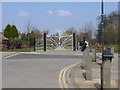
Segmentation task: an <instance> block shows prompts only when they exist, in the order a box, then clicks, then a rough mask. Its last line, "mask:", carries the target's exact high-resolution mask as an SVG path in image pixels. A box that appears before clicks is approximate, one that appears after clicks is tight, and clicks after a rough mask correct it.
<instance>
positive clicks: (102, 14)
mask: <svg viewBox="0 0 120 90" xmlns="http://www.w3.org/2000/svg"><path fill="white" fill-rule="evenodd" d="M101 26H102V63H101V90H103V82H104V81H103V61H104V58H103V51H104V4H103V0H102V1H101Z"/></svg>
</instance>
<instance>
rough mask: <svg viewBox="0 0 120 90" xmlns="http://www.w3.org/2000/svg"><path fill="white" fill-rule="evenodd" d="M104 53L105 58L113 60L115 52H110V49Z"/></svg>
mask: <svg viewBox="0 0 120 90" xmlns="http://www.w3.org/2000/svg"><path fill="white" fill-rule="evenodd" d="M102 55H103V60H110V61H112V58H113V54H112V53H110V52H109V51H107V50H104V51H103V53H102Z"/></svg>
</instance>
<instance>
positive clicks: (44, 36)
mask: <svg viewBox="0 0 120 90" xmlns="http://www.w3.org/2000/svg"><path fill="white" fill-rule="evenodd" d="M43 38H44V51H46V33H44V35H43Z"/></svg>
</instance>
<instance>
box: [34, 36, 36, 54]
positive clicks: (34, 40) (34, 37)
mask: <svg viewBox="0 0 120 90" xmlns="http://www.w3.org/2000/svg"><path fill="white" fill-rule="evenodd" d="M35 51H36V42H35V37H34V52H35Z"/></svg>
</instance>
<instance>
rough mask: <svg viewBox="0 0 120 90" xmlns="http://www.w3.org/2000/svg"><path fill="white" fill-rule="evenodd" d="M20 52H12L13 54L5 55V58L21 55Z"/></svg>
mask: <svg viewBox="0 0 120 90" xmlns="http://www.w3.org/2000/svg"><path fill="white" fill-rule="evenodd" d="M19 54H20V53H15V54H12V55H8V56H5V57H4V58H5V59H7V58H10V57H13V56H16V55H19Z"/></svg>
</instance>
